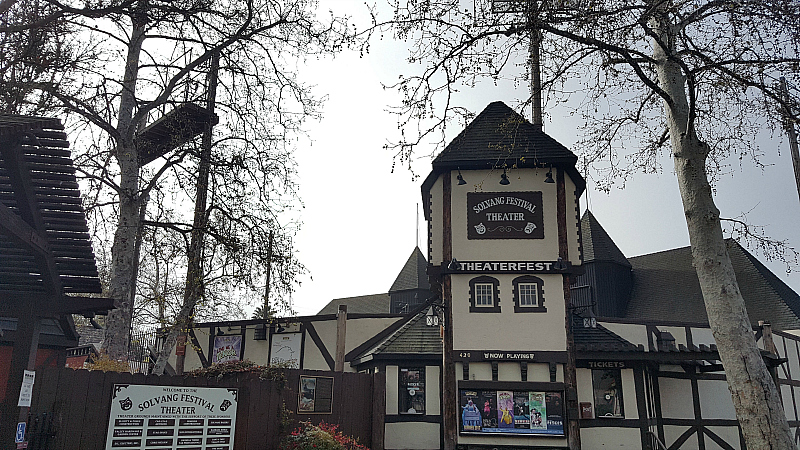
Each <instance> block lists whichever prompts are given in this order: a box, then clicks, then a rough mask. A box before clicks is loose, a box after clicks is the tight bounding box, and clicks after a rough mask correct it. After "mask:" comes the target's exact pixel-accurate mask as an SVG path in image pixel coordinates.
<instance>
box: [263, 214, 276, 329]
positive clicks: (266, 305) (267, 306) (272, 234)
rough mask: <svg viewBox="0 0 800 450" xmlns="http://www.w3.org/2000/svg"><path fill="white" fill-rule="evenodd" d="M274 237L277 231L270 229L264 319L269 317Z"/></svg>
mask: <svg viewBox="0 0 800 450" xmlns="http://www.w3.org/2000/svg"><path fill="white" fill-rule="evenodd" d="M274 237H275V233H274V232H273V231H272V230H270V231H269V243H268V244H267V287H266V288H265V289H264V311H262V312H263V314H262V315H263V316H264V317H263V318H264V320H266V319H269V288H270V282H271V278H272V240H273V238H274Z"/></svg>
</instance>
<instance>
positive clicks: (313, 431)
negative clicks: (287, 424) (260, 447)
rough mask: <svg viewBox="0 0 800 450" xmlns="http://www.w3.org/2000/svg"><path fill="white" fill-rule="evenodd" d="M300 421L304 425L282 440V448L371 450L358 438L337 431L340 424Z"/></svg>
mask: <svg viewBox="0 0 800 450" xmlns="http://www.w3.org/2000/svg"><path fill="white" fill-rule="evenodd" d="M300 423H301V424H302V426H300V427H298V428H297V429H296V430H294V431H292V434H290V435H289V436H286V437H285V438H284V439H283V440H282V441H281V445H280V447H279V449H280V450H369V448H367V447H365V446H363V445H361V444H359V443H358V440H357V439H354V438H352V437H350V436H346V435H344V434H342V432H341V431H337V428H339V425H335V424H329V423H325V422H322V423H320V424H319V425H314V424H312V423H311V422H300Z"/></svg>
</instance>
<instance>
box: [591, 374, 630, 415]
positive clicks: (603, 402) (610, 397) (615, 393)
mask: <svg viewBox="0 0 800 450" xmlns="http://www.w3.org/2000/svg"><path fill="white" fill-rule="evenodd" d="M592 387H593V390H594V416H595V417H625V411H624V409H623V405H622V374H621V372H620V370H619V369H603V370H592Z"/></svg>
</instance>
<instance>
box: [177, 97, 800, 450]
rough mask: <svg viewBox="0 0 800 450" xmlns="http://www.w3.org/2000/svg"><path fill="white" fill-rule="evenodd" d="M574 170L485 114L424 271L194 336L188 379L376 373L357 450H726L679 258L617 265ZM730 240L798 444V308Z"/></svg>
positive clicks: (731, 424)
mask: <svg viewBox="0 0 800 450" xmlns="http://www.w3.org/2000/svg"><path fill="white" fill-rule="evenodd" d="M575 162H576V157H575V156H574V155H573V154H572V153H571V152H570V151H569V150H568V149H567V148H565V147H564V146H562V145H561V144H559V143H558V142H556V141H555V140H554V139H552V138H551V137H549V136H548V135H547V134H545V133H544V132H543V130H542V129H541V126H535V125H533V124H531V123H529V122H527V121H526V120H525V119H524V118H523V117H522V116H520V115H519V114H517V113H516V112H514V111H513V110H512V109H511V108H509V107H507V106H506V105H504V104H503V103H500V102H496V103H492V104H490V105H489V106H488V107H487V108H486V109H485V110H484V111H483V112H482V113H481V114H479V115H478V116H477V117H476V118H475V119H474V121H473V122H472V123H471V124H469V125H468V126H467V127H466V128H465V130H464V131H463V132H462V133H461V134H459V136H458V137H456V138H455V139H454V140H453V142H452V143H451V144H450V145H449V146H448V147H447V148H446V149H445V150H444V151H443V152H442V153H441V154H440V155H439V156H438V157H437V158H436V159H434V161H433V170H432V171H431V173H430V175H429V176H428V177H427V178H426V180H425V181H424V183H423V185H422V197H423V204H424V208H425V218H426V220H427V222H428V239H427V248H426V249H425V250H426V251H425V253H426V254H425V253H423V252H422V251H420V250H419V249H415V250H414V251H413V252H412V254H411V256H410V257H409V259H408V261H407V262H406V264H405V265H404V266H403V268H402V269H401V270H400V273H399V275H398V277H397V280H396V281H395V283H394V284H393V286H392V287H391V288H390V289H389V291H388V292H386V293H380V294H375V295H369V296H360V297H352V298H344V299H337V300H333V301H331V302H330V303H329V304H328V305H326V306H325V307H324V308H323V309H322V311H320V313H319V314H318V315H316V316H308V317H293V318H279V319H273V320H270V321H263V320H250V321H231V322H213V323H205V324H198V325H196V326H195V328H194V329H193V330H192V333H191V334H190V335H191V339H192V340H193V343H194V345H193V346H192V347H191V348H192V349H197V350H199V351H194V350H188V351H187V359H186V364H187V367H191V366H195V367H199V366H200V365H207V364H210V363H212V362H214V361H221V360H224V359H225V358H228V357H233V358H242V359H250V360H252V361H255V362H257V363H260V364H265V363H282V364H289V365H291V366H293V367H299V368H304V369H317V370H336V369H341V370H345V371H368V372H371V373H381V372H382V373H384V374H385V380H386V385H385V405H381V408H382V410H383V411H382V412H383V427H382V429H381V430H380V433H379V434H378V436H379V437H380V439H379V440H378V441H374V442H373V443H372V445H373V448H385V449H437V448H441V447H442V445H443V442H444V440H445V439H452V440H455V441H456V443H457V445H458V448H462V449H471V450H483V449H516V448H566V447H567V446H568V441H569V439H574V438H575V436H576V435H577V436H579V437H580V440H581V444H582V448H584V449H607V448H612V447H613V448H618V449H642V448H668V449H670V450H672V449H699V450H706V449H725V450H731V449H737V450H738V449H743V448H744V443H743V441H742V438H741V433H740V431H739V428H738V423H737V421H736V416H735V412H734V409H733V405H732V402H731V399H730V394H729V392H728V387H727V383H726V381H725V370H724V366H723V365H722V364H721V362H720V360H719V355H718V353H717V349H716V346H715V343H714V339H713V336H712V334H711V331H710V329H709V327H708V321H707V316H706V313H705V308H704V306H703V300H702V295H701V293H700V286H699V282H698V280H697V276H696V275H695V273H694V270H693V268H692V265H691V253H690V249H689V248H688V247H685V248H679V249H673V250H667V251H664V252H659V253H654V254H649V255H642V256H637V257H626V256H625V255H624V254H623V253H622V252H621V251H620V250H619V248H618V247H617V246H616V244H615V243H614V241H613V239H612V238H611V237H610V236H609V235H608V233H607V232H606V231H605V230H604V229H603V228H602V226H601V225H600V222H599V221H598V220H597V218H595V217H594V215H593V214H592V213H591V212H588V211H587V212H585V213H584V214H583V215H582V217H579V211H580V209H579V198H580V196H581V193H582V192H583V189H584V187H585V182H584V180H583V178H582V177H581V175H580V174H579V173H578V171H577V170H576V169H575ZM676 226H681V225H678V224H676ZM728 242H729V245H728V251H729V254H730V256H731V260H732V262H733V265H734V269H735V271H736V275H737V279H738V281H739V284H740V288H741V291H742V295H743V297H744V299H745V302H746V304H747V309H748V311H749V313H750V319H751V322H752V325H753V332H754V335H755V338H756V340H757V342H758V343H759V345H760V347H761V348H762V353H763V357H764V360H765V362H766V363H767V365H768V367H770V368H771V369H772V370H773V374H774V379H775V382H776V383H778V385H779V387H780V390H781V393H782V394H783V404H784V408H785V410H786V414H787V417H788V419H789V423H790V426H791V427H792V430H794V431H795V433H799V432H798V430H800V416H798V407H797V404H798V402H800V338H799V337H798V335H800V334H799V333H798V330H800V297H799V296H798V295H797V293H795V292H794V291H793V290H792V289H791V288H789V287H788V286H787V285H786V284H785V283H783V282H782V281H781V280H780V279H779V278H778V277H777V276H775V274H773V273H772V272H770V271H769V270H768V269H767V268H766V267H765V266H764V265H763V264H761V263H760V262H759V261H758V259H757V258H755V257H754V256H753V255H752V254H751V253H750V252H748V251H747V249H745V248H743V247H742V246H741V245H740V244H739V243H737V242H735V241H728ZM230 350H233V351H230ZM794 377H797V378H794ZM295 409H296V412H297V413H298V415H297V417H298V418H300V419H303V418H306V417H309V416H305V415H303V414H302V413H301V411H299V410H297V408H295ZM326 420H329V421H335V420H336V418H335V417H331V418H326ZM571 435H572V437H570V436H571ZM373 436H375V433H373ZM661 445H663V447H661Z"/></svg>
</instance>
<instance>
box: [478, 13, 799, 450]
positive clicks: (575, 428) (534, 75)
mask: <svg viewBox="0 0 800 450" xmlns="http://www.w3.org/2000/svg"><path fill="white" fill-rule="evenodd" d="M545 1H546V0H528V1H526V2H524V3H522V2H518V1H508V0H493V2H492V6H493V8H492V9H493V10H494V11H495V12H498V13H524V14H525V19H526V22H527V28H528V32H529V34H530V44H529V64H530V71H531V72H530V74H531V80H530V82H531V113H532V114H531V116H532V117H531V123H532V124H533V126H534V127H535V128H536V129H537V130H539V131H542V130H543V128H544V121H543V119H542V70H541V67H542V61H541V46H542V39H543V36H542V31H541V30H540V29H539V27H538V26H537V23H538V21H539V20H540V14H541V10H542V7H543V6H544V2H545ZM498 5H499V6H500V7H499V8H498V7H497V6H498ZM518 5H524V7H523V8H520V7H519V6H518ZM795 173H797V171H796V172H795ZM558 177H559V182H558V183H559V184H558V186H559V195H558V198H557V205H558V208H559V211H560V215H559V219H560V220H561V219H562V216H565V212H564V211H562V209H563V208H565V207H566V206H565V205H566V194H565V192H564V181H563V178H564V175H563V172H562V171H561V170H560V169H559V171H558ZM798 190H799V192H800V181H798ZM562 228H564V229H562ZM567 252H568V250H567V243H566V229H565V225H564V227H561V226H560V227H559V253H560V254H559V257H561V258H563V259H564V260H565V261H567V260H568V259H569V258H568V254H567ZM563 276H564V280H563V284H564V286H563V291H564V302H565V307H566V308H565V311H564V314H565V332H566V338H567V342H566V344H567V354H568V356H567V363H566V364H564V385H565V386H564V387H565V391H566V392H565V394H566V401H565V402H564V405H565V411H564V412H565V414H564V416H565V417H564V425H565V428H566V430H565V431H566V434H567V445H569V448H570V450H580V448H581V436H580V425H579V423H578V405H577V398H578V389H577V374H576V371H575V338H574V336H573V327H572V314H573V309H572V304H571V300H570V290H569V278H568V277H569V276H568V275H563Z"/></svg>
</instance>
